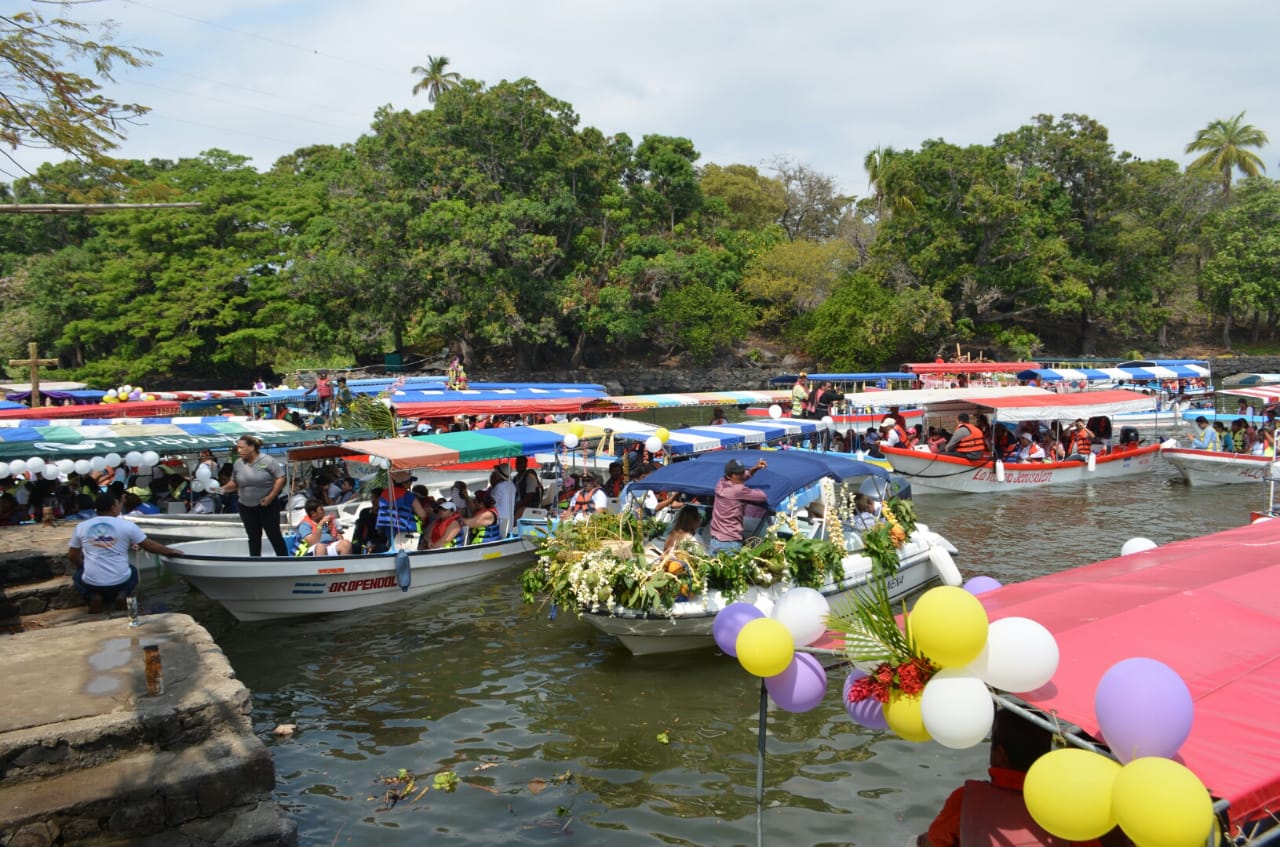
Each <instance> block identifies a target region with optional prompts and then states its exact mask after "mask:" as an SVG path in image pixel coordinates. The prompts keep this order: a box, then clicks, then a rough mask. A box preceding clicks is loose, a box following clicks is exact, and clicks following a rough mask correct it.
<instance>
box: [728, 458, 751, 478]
mask: <svg viewBox="0 0 1280 847" xmlns="http://www.w3.org/2000/svg"><path fill="white" fill-rule="evenodd" d="M746 472H747V467H746V465H744V464H742V462H739V461H738V460H737V459H730V460H729V461H727V462H725V463H724V475H725V476H737V475H738V474H740V473H746Z"/></svg>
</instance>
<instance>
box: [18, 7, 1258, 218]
mask: <svg viewBox="0 0 1280 847" xmlns="http://www.w3.org/2000/svg"><path fill="white" fill-rule="evenodd" d="M20 5H26V3H25V2H22V3H21V4H20ZM46 11H47V10H46ZM72 14H73V15H75V16H76V17H77V18H79V19H80V20H84V21H96V20H105V19H109V20H112V21H115V22H116V24H117V28H116V34H115V39H116V41H117V43H123V44H129V45H135V46H140V47H147V48H150V49H152V50H156V51H159V53H161V54H162V55H160V56H157V57H155V58H154V59H153V60H152V64H151V65H150V66H149V67H146V68H143V69H139V70H134V69H121V70H118V72H117V73H116V82H115V83H114V84H108V85H107V86H106V90H107V93H108V95H109V96H111V97H113V98H115V99H117V100H119V101H121V102H136V103H141V104H144V105H148V106H150V107H151V109H152V111H151V112H150V113H149V114H148V115H147V116H146V117H144V118H143V119H142V121H141V122H140V124H139V125H137V126H134V127H131V128H130V129H129V137H128V140H127V141H126V142H125V143H124V144H123V145H122V146H121V147H120V148H119V149H118V150H117V151H116V155H120V156H123V157H125V158H139V159H150V158H165V159H178V158H183V157H189V156H194V155H197V154H199V153H200V152H202V151H205V150H208V149H212V148H220V149H224V150H228V151H230V152H232V153H236V154H240V155H245V156H249V157H251V159H252V163H253V164H254V165H255V166H256V167H258V168H260V169H266V168H269V167H270V166H271V165H272V163H273V162H274V161H275V160H276V159H277V158H278V157H279V156H282V155H284V154H286V153H289V152H292V151H293V150H296V149H297V148H300V147H304V146H309V145H312V144H343V143H349V142H354V141H355V140H356V139H357V138H359V137H360V135H362V134H364V133H365V132H367V131H368V127H369V125H370V122H371V120H372V117H373V114H374V112H375V111H376V110H377V109H378V108H379V107H381V106H384V105H390V106H392V107H394V108H397V109H410V110H419V109H426V108H429V104H428V102H427V99H426V96H425V95H419V96H416V97H415V96H414V95H413V94H412V88H413V84H414V83H415V82H416V80H417V77H416V76H415V75H414V74H412V73H411V72H410V69H411V68H412V67H413V66H414V65H425V64H427V57H428V56H429V55H433V56H440V55H444V56H447V57H448V58H449V60H450V64H449V69H450V70H454V71H457V72H459V73H460V74H462V75H463V76H464V77H468V78H473V79H478V80H481V81H483V82H484V83H486V84H488V85H494V84H497V83H498V82H500V81H502V80H504V79H507V80H515V79H519V78H521V77H529V78H531V79H533V80H535V81H536V82H537V83H538V84H539V85H540V86H541V87H542V89H543V90H544V91H546V92H547V93H549V94H550V95H552V96H554V97H557V98H559V99H561V100H564V101H567V102H568V103H570V104H571V105H572V106H573V107H574V109H575V111H576V112H577V114H578V115H579V116H580V119H581V125H582V126H594V127H597V128H598V129H600V130H601V131H603V132H604V133H606V134H612V133H616V132H625V133H627V134H628V135H630V136H631V137H632V139H633V140H634V141H635V142H636V143H639V141H640V139H641V138H642V137H643V136H644V135H646V134H650V133H656V134H661V135H675V136H683V137H686V138H689V139H691V140H692V141H693V142H694V145H695V147H696V148H697V149H698V151H699V152H700V153H701V158H700V160H699V163H700V164H705V163H708V162H715V163H717V164H720V165H726V164H733V163H742V164H749V165H757V166H761V167H762V168H765V169H766V170H767V165H768V163H769V162H770V161H773V160H775V159H776V158H777V157H779V156H781V157H785V158H786V159H788V160H790V161H791V162H793V163H796V164H804V165H807V166H809V167H811V168H813V169H815V170H817V171H819V172H822V173H824V174H828V175H830V176H832V177H834V178H835V179H836V181H837V183H838V184H839V186H840V187H841V189H842V190H843V191H844V192H846V193H849V194H855V195H861V194H865V193H866V192H867V178H866V173H865V171H864V170H863V168H862V161H863V158H864V157H865V155H866V153H867V152H868V151H870V150H872V149H873V148H875V147H876V146H892V147H896V148H898V149H909V148H918V147H919V146H920V144H921V142H923V141H925V140H928V139H937V138H941V139H944V140H946V141H948V142H951V143H954V144H959V145H967V144H986V143H990V142H991V141H992V140H993V139H994V138H995V137H996V136H997V135H999V134H1001V133H1004V132H1010V131H1013V130H1015V129H1017V128H1018V127H1020V126H1022V125H1024V124H1026V123H1029V122H1030V120H1031V119H1032V118H1033V117H1034V116H1035V115H1038V114H1051V115H1062V114H1065V113H1078V114H1086V115H1089V116H1090V117H1092V118H1094V119H1095V120H1097V121H1099V122H1100V123H1101V124H1103V125H1104V126H1106V127H1107V128H1108V130H1109V131H1110V137H1111V142H1112V144H1113V145H1114V147H1115V148H1116V150H1117V151H1128V152H1130V153H1132V154H1133V155H1135V156H1138V157H1140V158H1143V159H1157V158H1170V159H1174V160H1175V161H1178V162H1181V163H1183V164H1186V163H1187V162H1189V161H1190V160H1191V159H1192V158H1193V157H1192V156H1188V155H1186V154H1185V153H1184V152H1183V149H1184V148H1185V146H1186V144H1187V142H1189V141H1190V140H1191V139H1192V138H1193V137H1194V135H1195V132H1196V131H1197V130H1198V129H1200V128H1202V127H1203V126H1205V125H1206V124H1207V123H1209V122H1210V121H1212V120H1215V119H1219V118H1222V119H1225V118H1230V117H1232V116H1233V115H1235V114H1237V113H1239V112H1241V111H1245V112H1247V115H1246V121H1247V122H1248V123H1250V124H1252V125H1254V126H1255V127H1257V128H1259V129H1262V130H1263V131H1265V132H1267V133H1268V134H1269V135H1270V136H1271V137H1272V138H1273V139H1275V141H1276V142H1277V143H1280V97H1278V96H1277V88H1276V85H1277V80H1280V73H1278V71H1280V50H1277V49H1276V48H1275V39H1276V37H1277V34H1280V3H1275V2H1271V0H1258V1H1257V2H1234V0H1222V2H1219V3H1214V4H1205V3H1203V2H1190V0H1159V2H1156V1H1155V0H1110V2H1099V1H1098V0H1076V2H1072V3H1061V2H1059V3H1047V2H1039V0H1004V2H997V0H964V2H961V1H960V0H954V2H950V1H949V0H911V2H898V3H871V2H866V0H862V2H853V0H838V1H833V2H827V0H812V2H805V0H792V2H789V3H788V2H764V0H733V2H728V0H684V2H672V0H646V2H644V3H640V2H634V0H633V2H614V1H613V0H592V1H591V2H588V0H453V2H450V3H444V2H439V1H438V0H360V2H354V0H215V2H207V0H100V2H98V3H96V4H89V5H77V6H74V7H72ZM1259 152H1260V155H1261V156H1262V157H1263V160H1264V161H1265V162H1266V164H1267V166H1268V169H1269V171H1270V172H1271V174H1272V175H1273V176H1275V175H1277V174H1278V173H1280V153H1277V148H1276V144H1275V143H1273V144H1272V145H1270V146H1269V147H1267V148H1264V149H1263V150H1261V151H1259ZM20 158H21V160H22V162H23V163H24V164H25V165H26V166H27V167H30V168H33V167H35V165H37V164H38V163H39V162H41V161H44V160H46V159H47V158H49V157H48V155H47V154H45V153H43V152H41V153H40V154H39V155H35V156H32V155H28V154H25V153H24V154H21V156H20ZM10 170H12V168H10Z"/></svg>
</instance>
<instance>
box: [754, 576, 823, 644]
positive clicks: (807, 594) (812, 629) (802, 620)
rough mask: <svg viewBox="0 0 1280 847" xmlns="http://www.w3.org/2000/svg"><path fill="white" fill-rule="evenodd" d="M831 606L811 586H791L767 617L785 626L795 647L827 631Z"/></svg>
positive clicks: (810, 642) (819, 636) (811, 641)
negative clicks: (793, 640)
mask: <svg viewBox="0 0 1280 847" xmlns="http://www.w3.org/2000/svg"><path fill="white" fill-rule="evenodd" d="M830 613H831V606H830V604H829V603H827V598H826V597H823V596H822V594H821V593H819V592H817V591H815V590H814V589H812V588H793V589H791V590H790V591H788V592H787V593H786V594H783V595H782V597H781V599H779V600H778V602H777V604H776V605H775V606H774V607H773V611H772V612H770V613H769V617H771V618H773V619H774V620H775V621H777V622H778V623H780V624H782V625H783V626H785V627H786V628H787V631H788V632H790V633H791V637H792V638H793V639H795V642H796V646H797V647H804V646H805V645H808V644H812V643H813V642H815V641H817V640H818V639H819V638H821V637H822V634H823V633H824V632H826V631H827V615H829V614H830Z"/></svg>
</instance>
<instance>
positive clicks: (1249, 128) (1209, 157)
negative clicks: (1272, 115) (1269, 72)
mask: <svg viewBox="0 0 1280 847" xmlns="http://www.w3.org/2000/svg"><path fill="white" fill-rule="evenodd" d="M1266 145H1267V134H1266V133H1265V132H1263V131H1262V130H1260V129H1258V128H1257V127H1255V126H1253V125H1252V124H1247V123H1245V122H1244V112H1241V113H1240V114H1238V115H1236V116H1235V117H1232V118H1227V119H1226V120H1223V119H1221V118H1219V119H1218V120H1216V121H1210V123H1209V125H1208V126H1206V127H1205V128H1204V129H1202V130H1200V131H1199V132H1197V133H1196V137H1195V138H1194V139H1192V140H1191V143H1189V144H1188V145H1187V152H1188V153H1199V154H1200V156H1199V157H1198V158H1196V160H1195V161H1193V162H1192V163H1191V164H1190V165H1188V166H1187V167H1188V168H1191V169H1196V168H1207V169H1209V170H1212V171H1214V172H1215V173H1218V174H1220V175H1221V179H1222V197H1223V202H1224V203H1230V202H1231V175H1232V173H1233V172H1234V171H1239V172H1240V173H1242V174H1244V175H1245V176H1258V175H1259V174H1261V173H1263V172H1264V171H1266V169H1267V166H1266V164H1265V163H1263V161H1262V157H1261V156H1259V155H1258V154H1257V153H1255V152H1253V151H1252V150H1250V149H1249V148H1250V147H1265V146H1266Z"/></svg>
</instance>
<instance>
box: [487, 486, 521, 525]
mask: <svg viewBox="0 0 1280 847" xmlns="http://www.w3.org/2000/svg"><path fill="white" fill-rule="evenodd" d="M489 493H490V494H492V495H493V506H494V508H495V509H497V510H498V530H499V531H500V532H501V533H502V537H503V538H506V537H507V533H509V532H510V531H511V524H512V523H514V522H515V519H516V484H515V483H514V482H512V481H511V480H509V479H500V480H498V482H497V484H496V485H494V486H492V487H490V489H489Z"/></svg>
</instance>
